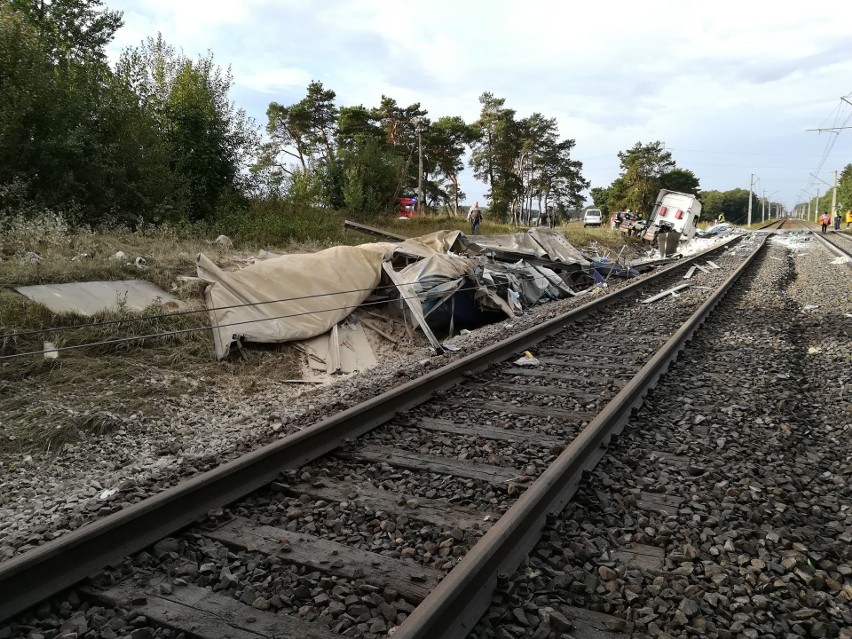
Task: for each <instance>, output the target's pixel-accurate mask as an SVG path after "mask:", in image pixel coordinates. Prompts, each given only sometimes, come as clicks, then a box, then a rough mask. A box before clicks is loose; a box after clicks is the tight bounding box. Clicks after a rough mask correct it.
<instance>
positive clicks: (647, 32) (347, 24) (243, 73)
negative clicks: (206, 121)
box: [108, 0, 852, 204]
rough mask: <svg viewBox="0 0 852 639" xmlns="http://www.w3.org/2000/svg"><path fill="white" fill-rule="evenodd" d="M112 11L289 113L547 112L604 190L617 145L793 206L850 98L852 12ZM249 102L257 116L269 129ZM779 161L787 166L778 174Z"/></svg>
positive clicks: (838, 151) (258, 0) (538, 4)
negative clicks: (651, 150)
mask: <svg viewBox="0 0 852 639" xmlns="http://www.w3.org/2000/svg"><path fill="white" fill-rule="evenodd" d="M108 2H109V0H108ZM109 4H110V6H111V7H112V8H118V9H125V11H126V13H125V23H126V26H125V27H124V29H122V30H121V32H120V33H119V37H118V38H117V44H116V48H120V46H122V45H127V44H136V43H138V41H139V40H141V39H142V38H143V37H145V36H148V35H155V34H156V32H157V31H161V32H162V33H163V35H164V37H165V38H166V40H167V41H168V42H169V43H171V44H173V45H175V46H177V47H179V48H181V49H183V50H184V52H186V53H187V54H189V55H194V54H195V53H199V52H204V51H207V50H208V49H211V50H213V51H214V52H215V54H216V59H217V61H218V62H219V63H220V64H223V65H229V64H230V65H232V67H233V71H234V80H235V86H236V87H237V88H239V89H246V90H251V91H254V92H257V93H258V94H259V95H260V94H262V96H263V99H265V100H266V102H267V103H268V101H270V100H277V101H280V102H286V101H287V100H289V99H291V98H292V99H293V100H294V101H295V100H296V99H299V97H301V95H303V93H304V87H305V86H306V85H307V83H308V82H309V81H310V80H311V79H318V80H321V81H322V82H323V84H324V85H325V86H326V87H327V88H331V89H333V90H335V91H336V92H337V95H338V100H339V102H340V103H341V104H358V103H363V104H365V105H367V106H371V105H375V104H377V103H378V102H379V99H380V97H381V95H382V94H385V95H389V96H391V97H393V98H395V99H396V100H397V101H398V102H400V103H404V104H408V103H412V102H420V103H421V104H422V105H423V107H424V108H426V109H428V110H429V112H430V114H431V115H432V116H434V117H440V116H441V115H456V114H458V115H462V116H463V117H465V118H467V119H469V120H471V119H473V118H474V117H476V115H477V113H478V111H479V103H478V101H477V97H478V95H479V94H480V93H481V92H482V91H485V90H488V91H492V92H494V93H495V94H496V95H498V96H501V97H505V98H506V103H507V106H509V107H511V108H515V109H517V111H518V113H519V115H521V116H524V115H527V114H529V113H531V112H533V111H539V112H542V113H544V114H545V115H548V116H554V117H557V118H558V120H559V123H560V129H561V131H562V133H563V134H564V135H566V136H567V137H571V138H574V139H576V140H577V146H576V156H577V157H578V158H581V159H582V158H583V157H588V158H594V159H591V160H589V161H588V163H587V166H586V174H587V176H588V177H589V178H590V179H592V181H593V182H594V183H595V184H598V185H601V184H607V183H608V182H610V181H611V180H612V179H613V178H614V177H615V176H616V174H617V169H618V161H617V158H616V157H615V154H616V152H617V151H618V150H619V149H624V148H627V147H629V146H631V145H632V144H634V143H635V142H636V141H639V140H642V141H644V142H648V141H652V140H657V139H659V140H665V141H666V143H667V144H668V145H669V146H672V147H673V148H684V149H697V150H698V151H694V152H689V153H686V152H684V153H676V155H675V157H676V159H677V160H678V162H679V164H681V165H683V166H684V167H686V168H691V169H693V170H694V171H695V172H696V173H697V174H698V175H699V177H703V178H704V179H703V180H702V185H703V186H704V187H705V188H712V187H716V188H733V187H736V186H743V185H744V183H745V184H747V181H748V175H749V173H751V172H755V173H758V174H760V175H761V178H762V181H763V182H764V183H772V181H773V180H775V181H776V182H777V183H778V184H779V188H780V189H781V190H782V192H783V195H784V197H785V198H786V200H787V202H788V204H792V203H793V200H794V199H795V197H796V195H797V193H798V191H799V190H800V189H801V188H802V187H803V186H805V185H806V183H807V180H808V177H807V174H808V172H809V170H813V169H814V168H815V164H816V161H817V160H815V159H814V158H815V157H817V158H818V156H819V155H820V154H821V153H822V150H823V149H824V147H825V141H826V140H825V138H824V137H823V138H820V137H819V136H816V135H815V134H806V133H805V132H804V129H805V128H808V127H809V126H818V125H819V123H820V122H821V121H822V120H823V119H824V118H825V117H826V116H827V115H829V114H830V113H832V111H833V110H834V109H835V108H836V107H837V104H838V100H837V98H838V96H840V95H843V94H846V93H848V92H849V91H851V90H852V80H850V78H852V62H850V60H852V46H850V44H849V40H848V36H847V25H848V24H849V23H850V21H852V3H843V4H840V3H837V4H834V6H833V7H832V11H831V12H830V13H829V12H820V11H816V10H811V9H810V8H808V7H805V6H802V7H797V8H796V9H795V10H793V9H792V8H790V9H785V8H782V7H781V5H779V4H778V3H777V2H768V1H755V2H744V1H742V0H738V1H736V2H734V1H733V0H717V2H713V3H708V2H702V1H697V0H679V1H675V0H661V1H656V2H652V3H638V2H624V1H613V0H599V1H597V2H592V3H568V2H564V1H563V2H551V1H546V0H528V1H527V2H525V3H519V2H514V1H513V2H510V1H509V0H498V1H494V2H486V1H484V0H479V1H464V0H433V2H430V3H428V4H425V5H424V4H423V3H421V2H413V1H411V0H397V1H394V2H389V1H387V0H345V1H344V0H338V1H329V2H323V3H321V4H320V3H316V6H307V7H306V6H305V5H304V3H296V2H295V0H287V1H286V2H272V1H271V0H268V1H267V0H243V1H242V2H240V3H235V2H232V1H226V0H204V2H202V1H201V0H181V1H179V2H175V1H174V0H141V1H139V0H137V1H134V2H131V1H130V0H120V1H118V2H109ZM279 94H280V95H279ZM255 97H256V98H257V99H256V102H257V104H256V105H253V106H252V107H251V108H250V109H249V111H250V114H252V115H254V117H255V118H256V119H257V120H258V121H259V122H264V121H265V117H264V116H263V111H264V110H265V104H264V105H263V106H262V107H261V106H259V105H260V103H261V101H262V100H261V99H260V97H258V96H255ZM252 110H253V112H252ZM849 140H850V136H848V135H847V136H845V137H843V136H841V138H839V139H838V143H837V145H836V146H835V148H834V152H833V155H832V158H833V160H832V161H833V162H834V164H840V163H846V162H848V161H849V160H850V159H852V157H850V155H852V145H850V143H849ZM727 152H729V153H730V156H726V155H724V154H725V153H727ZM749 154H751V155H749ZM844 154H845V155H844ZM773 155H775V156H779V157H780V156H788V157H789V156H795V157H792V159H791V160H790V162H791V163H792V164H795V166H794V167H792V168H791V167H787V166H785V167H784V170H783V171H782V170H781V169H775V168H773V167H775V166H776V165H778V162H775V163H774V164H773V163H772V157H773ZM600 156H605V157H603V158H601V157H600ZM607 158H609V159H607ZM710 160H712V161H710ZM725 164H727V165H729V166H730V167H731V168H730V170H725V167H724V166H719V165H725ZM749 165H750V166H751V167H752V169H753V170H752V169H749ZM702 167H703V168H702ZM832 168H834V167H833V165H832ZM796 170H798V171H799V173H796ZM796 175H798V176H800V177H799V178H796V177H795V176H796ZM796 179H800V180H801V182H802V183H801V184H799V183H795V184H794V182H795V181H796ZM744 181H745V182H744ZM464 184H465V186H466V189H465V190H466V191H467V192H468V195H469V197H470V198H471V199H473V198H475V197H478V198H479V199H482V194H483V192H484V190H485V187H484V185H481V184H478V183H476V182H475V181H473V179H472V176H470V175H469V174H468V175H466V176H465V178H464ZM774 188H775V187H773V190H774Z"/></svg>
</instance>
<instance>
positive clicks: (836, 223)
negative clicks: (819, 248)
mask: <svg viewBox="0 0 852 639" xmlns="http://www.w3.org/2000/svg"><path fill="white" fill-rule="evenodd" d="M834 230H835V231H839V230H840V211H835V212H834Z"/></svg>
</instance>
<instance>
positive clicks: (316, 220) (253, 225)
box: [213, 199, 343, 246]
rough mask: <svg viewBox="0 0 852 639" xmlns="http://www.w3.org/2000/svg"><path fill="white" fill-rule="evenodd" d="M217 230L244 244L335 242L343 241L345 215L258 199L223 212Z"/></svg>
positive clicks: (280, 201)
mask: <svg viewBox="0 0 852 639" xmlns="http://www.w3.org/2000/svg"><path fill="white" fill-rule="evenodd" d="M213 230H214V232H215V233H223V234H225V235H228V236H229V237H231V238H232V239H233V240H235V241H237V242H240V243H241V244H244V245H245V244H252V245H256V246H272V245H279V246H280V245H284V244H289V243H291V242H297V243H301V242H323V243H329V244H332V243H341V242H342V241H343V216H342V215H341V214H339V213H337V212H335V211H330V210H327V209H320V208H316V207H309V206H300V205H296V204H291V203H288V202H285V201H282V200H276V199H265V200H254V201H252V202H250V203H249V206H248V207H247V208H246V209H245V210H231V211H228V212H225V213H223V214H221V215H220V216H219V218H218V219H217V220H216V221H215V222H214V224H213Z"/></svg>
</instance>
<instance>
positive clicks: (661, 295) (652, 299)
mask: <svg viewBox="0 0 852 639" xmlns="http://www.w3.org/2000/svg"><path fill="white" fill-rule="evenodd" d="M687 287H689V284H680V285H678V286H675V287H674V288H670V289H669V290H667V291H663V292H662V293H657V294H656V295H654V296H653V297H649V298H648V299H646V300H642V303H643V304H650V303H651V302H656V301H657V300H661V299H663V298H664V297H667V296H668V295H672V296H673V297H677V295H676V293H677V292H678V291H681V290H683V289H685V288H687Z"/></svg>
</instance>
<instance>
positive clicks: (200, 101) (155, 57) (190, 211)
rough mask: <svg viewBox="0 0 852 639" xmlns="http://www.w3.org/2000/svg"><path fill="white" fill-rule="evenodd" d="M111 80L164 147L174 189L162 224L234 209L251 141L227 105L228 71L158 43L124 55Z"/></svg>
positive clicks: (239, 113)
mask: <svg viewBox="0 0 852 639" xmlns="http://www.w3.org/2000/svg"><path fill="white" fill-rule="evenodd" d="M117 73H118V74H119V75H120V76H121V77H122V78H123V79H124V81H125V82H126V83H127V85H128V86H129V87H132V88H133V89H134V91H135V92H136V94H137V95H138V96H139V99H140V102H141V104H142V105H143V107H144V108H145V109H146V111H147V112H148V113H150V114H151V115H152V117H153V119H154V122H155V123H156V126H157V128H158V131H159V133H160V136H161V141H162V144H163V145H164V147H165V150H166V156H167V162H168V169H169V171H170V172H171V173H172V175H173V187H174V188H173V192H172V194H171V196H170V198H169V204H168V206H166V207H165V209H164V211H165V214H166V217H168V218H170V219H178V220H181V219H184V220H190V221H196V220H201V219H209V218H211V217H212V216H213V215H214V213H215V212H216V210H217V209H218V208H219V207H221V206H223V205H225V204H227V203H229V202H234V201H238V200H239V198H240V197H242V195H243V194H244V193H245V192H246V191H247V189H248V188H249V184H248V177H247V176H248V175H249V174H248V172H247V169H248V167H249V166H250V164H251V162H252V160H253V159H254V157H255V155H256V152H257V148H258V137H257V130H256V127H255V125H254V123H253V122H252V121H251V120H250V119H249V118H247V117H246V114H245V112H244V111H243V110H242V109H237V108H236V107H235V106H234V104H233V103H232V102H230V101H229V99H228V93H229V91H230V88H231V85H232V82H233V80H232V76H231V71H230V69H226V70H223V69H221V68H220V67H219V66H218V65H216V63H215V62H214V60H213V54H212V53H208V54H207V55H206V56H204V57H201V58H199V59H197V60H190V59H189V58H187V57H185V56H183V55H179V54H177V53H176V52H175V50H174V49H173V48H172V47H170V46H169V45H168V44H166V43H165V42H164V41H163V38H162V36H158V37H157V38H156V39H154V38H149V39H148V40H147V41H145V42H144V43H143V44H142V45H141V46H140V47H137V48H133V49H128V50H126V51H125V52H124V53H123V54H122V57H121V60H120V61H119V63H118V65H117Z"/></svg>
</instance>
